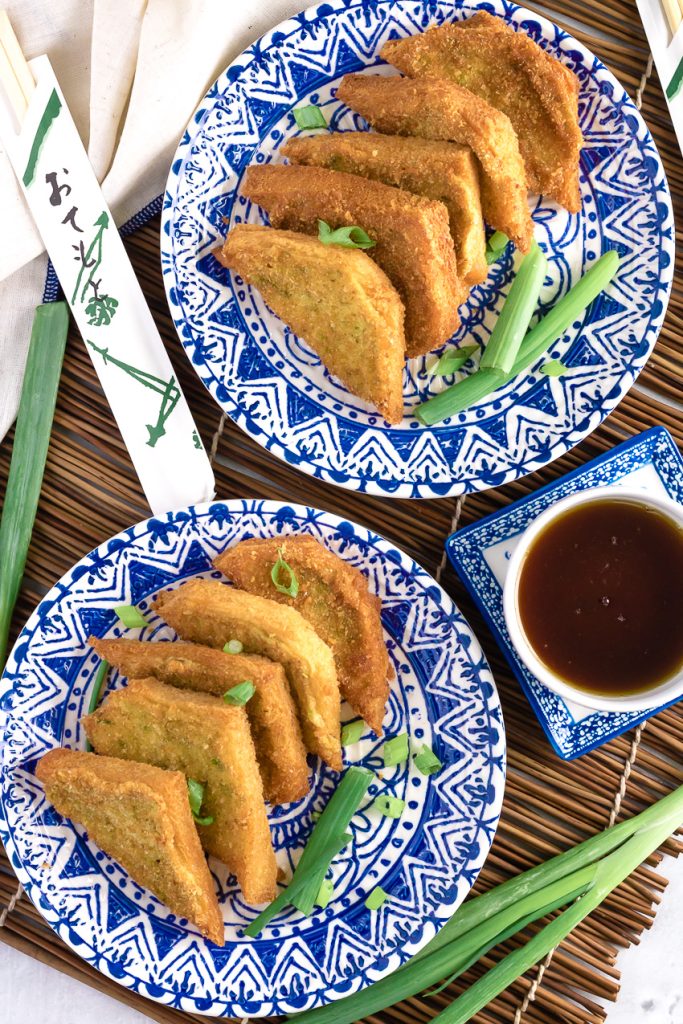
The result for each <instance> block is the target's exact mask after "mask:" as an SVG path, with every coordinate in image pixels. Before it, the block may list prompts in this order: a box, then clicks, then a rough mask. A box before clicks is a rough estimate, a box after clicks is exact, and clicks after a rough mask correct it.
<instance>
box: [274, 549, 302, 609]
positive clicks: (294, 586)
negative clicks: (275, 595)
mask: <svg viewBox="0 0 683 1024" xmlns="http://www.w3.org/2000/svg"><path fill="white" fill-rule="evenodd" d="M283 572H284V573H285V577H286V580H287V582H286V583H283V582H282V580H281V578H280V577H281V574H282V573H283ZM270 578H271V580H272V581H273V585H274V587H275V589H276V590H277V591H278V592H279V593H280V594H286V595H287V597H296V596H297V594H298V593H299V581H298V579H297V578H296V574H295V572H294V570H293V569H292V567H291V565H289V564H288V563H287V562H285V560H284V558H283V556H282V548H278V549H277V562H276V563H275V565H274V566H273V568H272V569H271V570H270Z"/></svg>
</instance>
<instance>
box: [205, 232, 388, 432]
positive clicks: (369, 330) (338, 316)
mask: <svg viewBox="0 0 683 1024" xmlns="http://www.w3.org/2000/svg"><path fill="white" fill-rule="evenodd" d="M220 260H221V262H222V263H223V264H224V266H226V267H229V268H230V270H234V271H236V272H237V273H238V274H239V275H240V277H242V278H244V280H245V281H246V282H247V283H248V284H251V285H253V286H254V287H255V288H258V290H259V291H260V292H261V294H262V295H263V298H264V299H265V301H266V302H267V304H268V305H269V306H270V308H271V309H272V310H273V312H274V313H276V314H277V315H278V316H279V317H280V319H281V320H284V321H285V323H286V324H289V326H290V327H291V328H292V330H293V331H294V332H295V333H296V334H298V335H299V337H300V338H303V339H304V341H306V342H308V344H309V345H310V346H311V348H312V349H314V351H315V352H316V353H317V354H318V355H319V356H320V358H321V359H322V361H323V363H324V364H325V366H326V367H327V369H328V370H329V371H330V373H332V374H334V376H335V377H338V378H339V379H340V380H341V382H342V383H343V384H345V385H346V387H347V388H348V389H349V391H351V392H352V393H353V394H354V395H358V397H359V398H363V399H364V400H365V401H366V402H371V403H372V404H373V405H375V406H377V408H378V409H379V411H380V412H381V413H382V415H383V416H384V418H385V419H386V420H388V422H389V423H400V421H401V420H402V418H403V363H404V358H405V357H404V352H405V335H404V330H403V320H404V311H403V304H402V302H401V299H400V298H399V295H398V293H397V291H396V289H395V288H394V287H393V285H392V284H391V281H390V280H389V278H388V277H387V276H386V274H384V272H383V271H382V270H380V268H379V267H378V266H377V264H376V263H373V261H372V260H371V259H370V258H369V256H366V255H365V253H364V252H360V251H357V250H354V249H345V248H342V247H341V246H339V245H323V243H322V242H320V241H318V239H316V238H310V237H309V236H308V235H302V234H298V233H297V232H294V231H276V230H274V229H273V228H267V227H262V226H259V225H256V224H240V225H238V226H237V227H235V228H233V230H232V231H231V232H230V234H229V235H228V237H227V238H226V240H225V244H224V245H223V249H222V252H221V255H220Z"/></svg>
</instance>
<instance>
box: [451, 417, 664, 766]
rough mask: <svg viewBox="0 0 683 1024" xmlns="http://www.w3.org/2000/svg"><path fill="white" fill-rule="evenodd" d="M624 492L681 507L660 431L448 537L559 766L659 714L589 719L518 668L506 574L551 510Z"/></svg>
mask: <svg viewBox="0 0 683 1024" xmlns="http://www.w3.org/2000/svg"><path fill="white" fill-rule="evenodd" d="M620 485H627V486H629V487H636V488H642V489H643V490H645V491H647V492H648V493H651V494H657V493H661V494H662V495H665V496H668V497H669V498H672V499H673V500H674V501H678V502H680V503H683V458H681V454H680V452H679V451H678V449H677V447H676V444H675V442H674V440H673V438H672V437H671V435H670V434H669V432H668V431H667V430H666V429H665V428H664V427H653V428H652V429H651V430H647V431H645V432H644V433H642V434H639V435H637V436H636V437H633V438H630V439H629V440H628V441H624V443H623V444H620V445H619V446H618V447H617V448H613V449H612V450H611V451H609V452H607V453H606V454H605V455H600V456H599V457H598V458H596V459H593V460H592V462H588V463H587V464H586V465H585V466H581V467H580V468H579V469H575V470H573V471H572V472H571V473H567V475H566V476H563V477H560V479H559V480H555V481H553V482H552V483H550V484H547V485H546V486H545V487H542V488H541V489H540V490H538V491H534V493H533V494H531V495H529V496H528V497H526V498H521V499H520V500H519V501H516V502H514V503H513V504H512V505H509V506H508V507H507V508H504V509H501V511H500V512H494V513H493V514H492V515H490V516H486V517H485V518H484V519H480V520H479V521H478V522H476V523H473V524H472V525H471V526H467V527H464V528H463V529H462V530H459V531H458V532H457V533H454V534H452V535H451V536H450V537H449V539H448V541H447V544H446V550H447V551H448V557H449V558H450V560H451V562H452V563H453V567H454V568H455V570H456V572H457V573H458V574H459V575H460V577H461V578H462V580H463V582H464V584H465V586H466V587H467V589H468V590H469V592H470V593H471V595H472V597H473V598H474V600H475V602H476V603H477V605H478V607H479V608H480V609H481V611H482V614H483V615H484V618H485V619H486V622H487V623H488V625H489V627H490V629H491V632H492V633H493V635H494V637H495V638H496V640H497V642H498V644H499V646H500V648H501V650H502V651H503V654H504V655H505V657H506V658H507V660H508V662H509V663H510V667H511V668H512V670H513V672H514V673H515V675H516V677H517V679H518V680H519V682H520V684H521V687H522V689H523V690H524V693H525V694H526V696H527V699H528V701H529V703H530V704H531V706H532V708H533V709H534V711H535V712H536V715H537V716H538V720H539V722H540V723H541V725H542V726H543V729H544V730H545V733H546V735H547V737H548V739H549V740H550V743H551V744H552V746H553V749H554V750H555V752H556V753H557V754H558V755H559V756H560V757H561V758H564V759H565V760H571V759H572V758H575V757H579V756H580V755H581V754H587V753H588V752H589V751H591V750H594V749H595V748H596V747H599V746H601V745H602V744H603V743H607V741H608V740H611V739H614V738H615V737H616V736H620V735H621V734H622V733H623V732H626V731H627V730H628V729H632V728H633V727H634V726H635V725H638V723H639V722H643V721H645V719H647V718H651V717H652V715H654V714H657V712H658V711H661V710H662V709H663V708H664V707H669V706H670V704H671V703H676V701H671V702H670V703H669V704H664V705H661V706H660V707H656V708H650V709H649V710H647V711H644V712H619V713H614V712H609V713H608V712H604V711H591V710H590V709H586V708H581V707H579V706H578V705H576V704H573V703H569V702H567V701H565V700H564V699H563V698H562V697H560V696H559V695H558V694H556V693H553V692H552V691H551V690H549V689H547V687H545V686H543V684H542V683H540V682H539V681H538V680H537V679H536V678H535V676H533V675H532V674H531V673H530V672H529V671H528V669H527V668H526V667H525V666H524V665H523V664H522V662H521V660H520V659H519V657H518V656H517V652H516V650H515V648H514V645H513V643H512V641H511V639H510V636H509V634H508V631H507V628H506V626H505V617H504V614H503V582H504V578H505V566H506V563H507V561H508V560H509V558H510V556H511V554H512V550H514V546H515V545H516V543H517V540H518V539H519V537H520V536H521V535H522V533H523V532H524V530H525V529H526V528H527V526H528V525H529V524H530V523H531V522H532V521H533V520H534V519H535V518H536V517H537V516H539V515H540V514H541V512H543V511H544V510H545V509H546V508H548V507H549V506H550V505H554V504H555V502H556V501H559V500H560V499H561V498H566V497H567V495H569V494H573V493H575V492H576V491H583V490H587V489H588V488H590V487H613V486H620Z"/></svg>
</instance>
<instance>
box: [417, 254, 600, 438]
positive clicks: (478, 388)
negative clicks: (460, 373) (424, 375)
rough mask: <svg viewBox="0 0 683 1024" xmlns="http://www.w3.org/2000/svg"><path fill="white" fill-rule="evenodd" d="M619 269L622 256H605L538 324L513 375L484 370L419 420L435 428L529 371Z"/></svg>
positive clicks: (425, 409)
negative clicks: (518, 375)
mask: <svg viewBox="0 0 683 1024" xmlns="http://www.w3.org/2000/svg"><path fill="white" fill-rule="evenodd" d="M618 269H619V254H618V253H617V252H616V251H615V250H614V249H610V250H609V252H606V253H604V254H603V255H602V256H601V257H600V259H599V260H598V261H597V263H596V264H595V265H594V266H593V267H591V269H590V270H589V271H588V273H586V274H584V275H583V277H582V278H581V279H580V280H579V281H577V283H576V284H575V285H574V286H573V288H570V289H569V291H568V292H567V294H566V295H563V296H562V298H561V299H560V300H559V301H558V302H556V303H555V305H554V306H553V308H552V309H551V310H550V311H549V312H548V313H546V315H545V316H544V317H543V318H542V319H541V320H539V321H538V323H537V324H535V325H534V326H533V327H532V328H531V330H530V331H529V333H528V334H527V336H526V338H525V339H524V341H523V342H522V345H521V348H520V350H519V355H518V356H517V358H516V360H515V363H514V366H513V367H512V370H511V371H510V373H508V374H506V375H505V376H504V377H503V378H501V376H500V374H499V373H498V372H497V371H496V370H486V369H483V370H482V369H480V370H478V371H477V373H473V374H471V376H469V377H465V378H464V380H461V381H458V383H457V384H452V385H451V387H449V388H446V389H445V391H442V392H441V394H440V395H435V396H434V398H430V399H428V400H427V401H426V402H423V403H422V405H419V406H418V407H417V409H416V410H415V414H416V416H418V417H419V419H420V420H421V421H422V422H423V423H426V424H427V425H429V426H431V425H433V424H434V423H440V422H441V420H445V419H447V418H448V417H449V416H455V414H456V413H459V412H462V410H463V409H467V408H469V406H471V405H474V404H475V402H479V401H480V400H481V399H482V398H485V397H486V396H487V395H490V394H491V392H492V391H496V390H497V388H499V387H501V385H502V384H506V383H507V382H508V381H510V380H513V379H514V378H515V377H516V376H517V374H518V373H521V372H522V371H523V370H526V369H527V367H529V366H531V364H532V363H535V362H536V360H537V359H540V357H541V356H542V355H543V354H544V352H545V351H546V350H547V348H548V346H549V345H551V344H552V343H553V342H554V341H556V340H557V339H558V338H560V337H562V335H563V334H564V332H565V331H566V330H567V328H568V327H569V326H570V325H571V324H572V322H573V321H574V320H576V318H577V316H578V315H579V314H580V313H582V312H583V311H584V310H585V309H586V307H587V306H590V304H591V302H593V300H594V299H596V298H597V296H598V295H599V294H600V292H601V291H603V290H604V289H605V288H606V287H607V285H608V284H609V283H610V281H611V280H612V278H613V277H614V275H615V274H616V272H617V270H618Z"/></svg>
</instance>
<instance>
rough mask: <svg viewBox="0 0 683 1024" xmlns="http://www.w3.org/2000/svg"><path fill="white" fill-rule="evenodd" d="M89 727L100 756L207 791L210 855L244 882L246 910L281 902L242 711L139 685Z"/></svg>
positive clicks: (116, 696)
mask: <svg viewBox="0 0 683 1024" xmlns="http://www.w3.org/2000/svg"><path fill="white" fill-rule="evenodd" d="M83 723H84V725H85V731H86V734H87V736H88V739H89V740H90V742H91V743H92V745H93V747H94V748H95V750H96V751H97V752H98V753H102V754H108V755H110V756H114V757H122V758H124V759H126V760H131V761H144V762H148V763H150V764H155V765H157V766H158V767H160V768H168V769H171V770H173V771H181V772H183V774H184V775H186V776H187V777H188V778H191V779H196V780H197V781H198V782H201V783H203V784H205V790H204V802H203V804H202V814H203V815H208V816H210V817H212V818H213V823H212V824H210V825H198V826H197V828H198V831H199V837H200V839H201V841H202V845H203V846H204V849H205V850H208V852H209V853H212V854H214V856H216V857H218V858H219V860H222V861H223V862H224V864H226V865H227V867H228V869H229V870H230V871H232V872H233V873H234V874H235V875H236V876H237V881H238V883H239V886H240V889H241V890H242V895H243V896H244V899H245V901H246V902H247V903H252V904H256V903H265V902H267V901H268V900H271V899H273V898H274V896H275V889H276V878H277V865H276V863H275V854H274V853H273V847H272V844H271V840H270V830H269V827H268V818H267V817H266V808H265V804H264V797H263V786H262V785H261V776H260V774H259V770H258V764H257V762H256V752H255V750H254V744H253V741H252V738H251V732H250V730H249V722H248V719H247V713H246V711H245V710H244V708H243V707H231V706H229V705H227V704H226V703H225V702H224V701H222V700H220V699H219V698H218V697H212V696H209V695H208V694H205V693H194V692H192V691H190V690H178V689H176V688H175V687H173V686H167V685H166V684H165V683H160V682H159V681H158V680H157V679H137V680H131V681H130V682H129V684H128V686H126V687H125V688H124V689H123V690H117V691H115V692H114V693H112V694H111V695H110V696H109V697H108V698H107V700H106V701H105V702H104V704H103V705H102V706H101V707H100V708H98V710H97V711H95V712H93V714H91V715H87V716H86V717H85V718H84V719H83Z"/></svg>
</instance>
